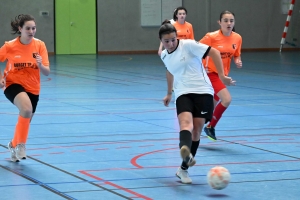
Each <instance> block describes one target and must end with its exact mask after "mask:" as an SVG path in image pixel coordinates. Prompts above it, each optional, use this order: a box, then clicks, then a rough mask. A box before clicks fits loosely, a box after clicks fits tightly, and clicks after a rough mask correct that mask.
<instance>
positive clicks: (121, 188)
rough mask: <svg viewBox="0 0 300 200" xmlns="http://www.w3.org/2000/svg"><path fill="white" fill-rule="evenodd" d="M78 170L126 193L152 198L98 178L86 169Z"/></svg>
mask: <svg viewBox="0 0 300 200" xmlns="http://www.w3.org/2000/svg"><path fill="white" fill-rule="evenodd" d="M78 172H79V173H82V174H84V175H86V176H88V177H90V178H93V179H96V180H98V181H103V183H104V184H106V185H110V186H113V187H114V188H117V189H119V190H123V191H125V192H127V193H130V194H133V195H135V197H134V198H141V199H145V200H152V199H151V198H149V197H146V196H144V195H142V194H139V193H137V192H134V191H132V190H129V189H127V188H124V187H122V186H120V185H117V184H115V183H112V182H110V181H105V180H104V179H102V178H100V177H98V176H95V175H92V174H90V173H88V172H86V171H84V170H81V171H78ZM131 198H132V197H131Z"/></svg>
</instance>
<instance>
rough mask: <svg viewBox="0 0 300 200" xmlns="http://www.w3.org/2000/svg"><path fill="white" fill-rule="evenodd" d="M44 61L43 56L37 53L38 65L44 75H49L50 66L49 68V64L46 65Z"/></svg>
mask: <svg viewBox="0 0 300 200" xmlns="http://www.w3.org/2000/svg"><path fill="white" fill-rule="evenodd" d="M42 61H43V59H42V56H40V55H39V54H37V55H36V62H37V64H38V67H39V68H40V70H41V72H42V74H43V75H45V76H48V75H49V74H50V68H49V66H44V65H43V64H42Z"/></svg>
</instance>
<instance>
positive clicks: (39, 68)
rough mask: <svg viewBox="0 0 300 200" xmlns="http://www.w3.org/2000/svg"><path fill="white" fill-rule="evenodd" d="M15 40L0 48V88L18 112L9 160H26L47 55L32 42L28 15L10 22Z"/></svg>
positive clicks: (33, 27)
mask: <svg viewBox="0 0 300 200" xmlns="http://www.w3.org/2000/svg"><path fill="white" fill-rule="evenodd" d="M11 28H12V31H13V34H20V36H18V37H17V38H15V39H13V40H11V41H8V42H5V44H4V45H3V46H2V47H1V48H0V61H1V62H6V68H5V70H4V75H3V76H2V75H1V72H0V87H1V88H3V87H4V88H5V90H4V94H5V96H6V98H7V99H8V100H9V101H11V102H12V103H13V104H14V105H15V106H16V107H17V108H18V109H19V117H18V122H17V124H16V128H15V134H14V137H13V139H12V140H11V141H10V142H9V143H8V149H9V151H10V153H11V160H12V161H13V162H19V161H20V160H21V159H26V151H25V150H26V147H25V144H26V141H27V137H28V132H29V126H30V121H31V119H32V117H33V113H34V112H35V110H36V106H37V103H38V100H39V93H40V72H41V73H42V74H43V75H45V76H48V75H49V73H50V68H49V60H48V52H47V49H46V46H45V43H44V42H42V41H41V40H39V39H36V38H34V35H35V33H36V23H35V20H34V18H33V17H32V16H31V15H23V14H21V15H18V16H17V17H15V20H13V21H11Z"/></svg>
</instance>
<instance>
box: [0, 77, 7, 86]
mask: <svg viewBox="0 0 300 200" xmlns="http://www.w3.org/2000/svg"><path fill="white" fill-rule="evenodd" d="M5 85H6V81H5V79H4V78H1V79H0V88H3V87H4V86H5Z"/></svg>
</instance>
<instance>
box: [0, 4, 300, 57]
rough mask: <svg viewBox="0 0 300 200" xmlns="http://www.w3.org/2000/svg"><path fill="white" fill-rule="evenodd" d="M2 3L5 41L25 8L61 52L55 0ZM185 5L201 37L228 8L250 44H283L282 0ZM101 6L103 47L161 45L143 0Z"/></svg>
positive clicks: (39, 35) (40, 32) (42, 36)
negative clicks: (143, 16) (145, 18)
mask: <svg viewBox="0 0 300 200" xmlns="http://www.w3.org/2000/svg"><path fill="white" fill-rule="evenodd" d="M0 5H1V6H0V19H1V20H0V27H1V34H0V44H3V42H4V41H5V40H10V39H13V38H14V37H15V36H14V35H11V33H10V20H11V19H12V18H13V17H15V16H16V15H18V14H20V13H29V14H32V15H33V16H34V17H35V18H36V21H37V34H36V37H37V38H39V39H41V40H43V41H44V42H45V43H46V45H47V48H48V51H49V52H54V51H55V45H54V44H55V42H54V40H55V35H54V0H10V1H7V0H0ZM183 6H185V7H186V8H187V10H188V16H187V21H189V22H190V23H192V24H193V27H194V32H195V39H196V40H199V39H201V38H202V37H203V36H204V34H205V33H206V32H208V31H214V30H216V29H218V27H219V26H218V24H217V20H218V19H219V14H220V12H221V11H223V10H225V9H228V10H230V11H232V12H234V13H235V15H236V31H237V32H238V33H240V34H241V35H242V37H243V48H244V49H253V50H254V49H255V50H257V49H277V48H279V47H280V40H281V36H282V32H283V28H284V24H285V21H286V17H287V15H286V14H282V13H281V0H183ZM97 9H98V17H97V18H98V19H97V23H98V52H100V53H121V52H141V51H142V52H145V53H147V52H148V53H153V52H155V51H156V50H157V48H158V46H159V40H158V28H159V27H141V26H140V0H109V1H108V0H97ZM42 10H47V11H49V13H50V16H49V17H42V16H39V11H42ZM299 10H300V2H299V1H296V4H295V7H294V14H295V15H294V16H296V17H295V18H297V20H299ZM294 16H293V17H294ZM292 19H293V18H292ZM87 23H88V22H87ZM298 24H299V23H298ZM288 36H289V34H288ZM82 38H83V39H84V36H83V37H82Z"/></svg>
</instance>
